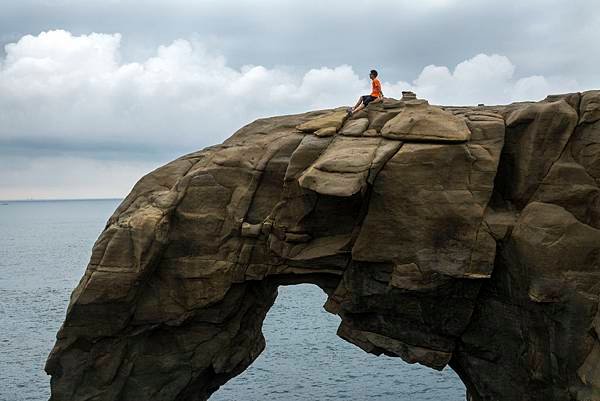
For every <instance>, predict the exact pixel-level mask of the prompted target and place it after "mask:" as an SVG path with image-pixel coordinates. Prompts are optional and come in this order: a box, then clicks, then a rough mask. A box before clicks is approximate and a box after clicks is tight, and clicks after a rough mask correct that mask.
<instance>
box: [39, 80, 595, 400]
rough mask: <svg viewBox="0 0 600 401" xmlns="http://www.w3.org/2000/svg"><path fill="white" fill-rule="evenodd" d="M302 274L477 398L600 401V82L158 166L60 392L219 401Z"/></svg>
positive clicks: (110, 239)
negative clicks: (597, 87) (279, 299)
mask: <svg viewBox="0 0 600 401" xmlns="http://www.w3.org/2000/svg"><path fill="white" fill-rule="evenodd" d="M293 283H315V284H317V285H319V286H320V287H321V288H322V289H323V290H324V291H325V292H326V293H327V294H328V300H327V303H326V305H325V308H326V309H327V310H328V311H329V312H331V313H334V314H338V315H339V316H340V317H341V318H342V323H341V325H340V327H339V330H338V335H339V336H340V337H342V338H344V339H346V340H347V341H350V342H352V343H354V344H356V345H357V346H359V347H361V348H362V349H364V350H365V351H367V352H371V353H374V354H381V353H384V354H386V355H391V356H398V357H401V358H402V359H404V360H406V361H408V362H411V363H413V362H418V363H421V364H424V365H426V366H430V367H432V368H434V369H442V368H444V367H445V366H446V365H450V366H451V367H452V368H453V369H454V370H456V372H458V374H459V375H460V377H461V378H462V380H463V381H464V383H465V385H466V387H467V392H468V394H467V397H468V399H469V400H474V401H483V400H486V401H487V400H501V401H538V400H539V401H563V400H564V401H569V400H579V401H583V400H600V341H599V337H600V310H599V308H598V304H599V295H600V92H598V91H592V92H586V93H581V94H579V93H576V94H568V95H558V96H551V97H549V98H548V99H546V100H545V101H542V102H539V103H519V104H512V105H509V106H496V107H471V108H468V107H434V106H430V105H429V104H427V102H425V101H423V100H418V99H407V100H394V99H386V100H385V101H384V102H383V103H379V104H373V103H371V104H370V105H369V106H368V107H367V108H366V109H365V110H364V111H362V112H361V113H359V114H357V115H355V116H354V117H353V118H352V119H351V120H348V119H347V117H346V114H345V112H344V110H343V109H335V110H321V111H314V112H308V113H304V114H299V115H292V116H282V117H274V118H266V119H260V120H257V121H255V122H253V123H251V124H249V125H247V126H245V127H243V128H242V129H240V130H239V131H237V132H236V133H235V134H234V135H233V136H232V137H231V138H230V139H228V140H227V141H226V142H225V143H223V144H222V145H218V146H213V147H210V148H207V149H204V150H202V151H199V152H196V153H192V154H189V155H186V156H183V157H181V158H179V159H177V160H175V161H173V162H171V163H169V164H167V165H166V166H164V167H161V168H159V169H157V170H155V171H153V172H151V173H150V174H148V175H146V176H145V177H143V178H142V179H141V180H140V181H139V182H138V183H137V184H136V186H135V187H134V189H133V190H132V192H131V194H129V196H128V197H127V198H126V199H125V200H124V201H123V202H122V204H121V205H120V206H119V207H118V209H117V210H116V211H115V213H114V214H113V216H112V217H111V218H110V220H109V221H108V223H107V225H106V229H105V230H104V232H103V233H102V234H101V236H100V238H98V240H97V242H96V244H95V245H94V248H93V252H92V257H91V260H90V263H89V266H88V268H87V270H86V272H85V275H84V277H83V278H82V279H81V282H80V283H79V285H78V287H77V288H76V289H75V291H74V292H73V295H72V297H71V302H70V305H69V308H68V312H67V317H66V320H65V322H64V324H63V326H62V328H61V330H60V332H59V333H58V341H57V343H56V346H55V347H54V349H53V351H52V353H51V355H50V356H49V358H48V362H47V365H46V370H47V372H48V373H49V374H51V375H52V400H53V401H84V400H85V401H93V400H95V401H100V400H102V401H113V400H114V401H117V400H119V401H141V400H156V401H159V400H160V401H171V400H178V401H192V400H195V401H196V400H206V399H207V398H208V397H209V396H210V394H211V393H212V392H214V391H215V390H217V389H218V387H219V386H220V385H221V384H223V383H225V382H226V381H227V380H228V379H230V378H231V377H233V376H235V375H237V374H239V373H240V372H242V371H243V370H244V369H246V368H247V367H248V366H249V365H250V364H251V363H252V361H253V360H254V359H255V358H256V357H257V356H258V355H259V354H260V352H261V351H262V350H263V348H264V346H265V340H264V338H263V336H262V333H261V326H262V322H263V319H264V317H265V314H266V313H267V311H268V309H269V308H270V307H271V305H272V304H273V302H274V300H275V297H276V295H277V287H278V286H279V285H282V284H293ZM323 374H327V372H323ZM274 380H276V378H274Z"/></svg>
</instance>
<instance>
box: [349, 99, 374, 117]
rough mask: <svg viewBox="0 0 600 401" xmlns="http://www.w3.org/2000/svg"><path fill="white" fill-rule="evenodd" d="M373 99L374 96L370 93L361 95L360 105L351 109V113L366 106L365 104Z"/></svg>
mask: <svg viewBox="0 0 600 401" xmlns="http://www.w3.org/2000/svg"><path fill="white" fill-rule="evenodd" d="M373 99H374V97H373V96H371V95H365V96H361V98H360V100H361V101H362V103H361V105H360V106H358V107H357V108H355V109H354V110H353V111H352V114H354V113H357V112H359V111H361V110H362V109H364V108H365V107H367V105H368V104H369V103H370V102H372V101H373Z"/></svg>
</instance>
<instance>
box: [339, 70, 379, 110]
mask: <svg viewBox="0 0 600 401" xmlns="http://www.w3.org/2000/svg"><path fill="white" fill-rule="evenodd" d="M377 75H378V74H377V71H376V70H371V73H370V74H369V78H371V81H372V83H371V86H372V89H371V94H370V95H364V96H361V97H359V98H358V102H357V103H356V105H355V106H354V107H352V108H349V109H348V115H352V114H354V113H356V112H358V111H361V110H362V109H364V108H365V107H367V105H368V104H369V103H371V102H373V103H377V102H380V101H382V100H383V92H382V91H381V82H379V80H378V79H377Z"/></svg>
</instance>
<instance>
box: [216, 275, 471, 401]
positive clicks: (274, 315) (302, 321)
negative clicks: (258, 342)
mask: <svg viewBox="0 0 600 401" xmlns="http://www.w3.org/2000/svg"><path fill="white" fill-rule="evenodd" d="M279 281H280V284H279V286H278V295H277V298H276V300H275V303H274V305H273V306H272V307H271V309H270V310H269V311H268V312H267V315H266V318H265V320H264V322H263V327H262V333H263V335H264V337H265V338H266V348H265V350H264V351H263V352H262V354H261V355H260V356H258V358H257V359H256V360H255V361H254V362H253V363H252V365H250V366H249V367H248V368H247V369H246V370H245V371H243V372H242V373H241V374H239V375H238V376H236V377H234V378H232V379H230V380H229V381H228V382H227V383H225V384H224V385H222V386H221V387H220V388H219V389H218V390H217V391H216V392H215V393H213V394H212V396H211V397H210V400H211V401H231V400H239V399H244V400H248V401H252V400H256V401H258V400H264V399H269V400H273V401H279V400H280V401H283V400H289V399H294V400H328V399H340V400H343V399H348V400H353V399H374V400H381V401H392V400H398V399H411V400H414V401H425V400H434V399H435V400H437V399H445V400H448V401H453V400H456V401H459V400H464V399H465V386H464V384H463V383H462V382H461V380H460V378H459V377H458V375H457V374H456V373H455V372H454V371H453V370H452V369H451V368H450V367H449V366H447V367H446V368H445V369H443V370H442V371H437V370H434V369H430V368H428V367H425V366H422V365H419V364H408V363H406V362H404V361H403V360H402V359H400V358H392V357H389V356H385V355H383V354H382V355H380V356H375V355H372V354H369V353H366V352H364V351H363V350H361V349H360V348H358V347H356V346H355V345H354V344H351V343H349V342H346V341H342V339H341V338H340V337H338V336H337V335H336V330H337V328H338V326H339V324H340V322H341V319H340V318H339V316H336V315H333V314H331V313H328V312H327V311H325V310H324V309H323V307H322V306H323V304H324V303H325V301H326V300H327V294H326V293H325V292H324V290H323V289H321V288H319V284H317V283H316V282H312V283H306V280H303V281H302V282H297V283H296V282H293V281H295V280H292V279H285V280H279ZM310 281H315V280H310ZM320 284H321V285H322V284H323V282H321V283H320Z"/></svg>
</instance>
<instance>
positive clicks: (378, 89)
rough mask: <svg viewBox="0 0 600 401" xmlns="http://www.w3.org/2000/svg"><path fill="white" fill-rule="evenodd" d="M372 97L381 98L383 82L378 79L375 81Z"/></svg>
mask: <svg viewBox="0 0 600 401" xmlns="http://www.w3.org/2000/svg"><path fill="white" fill-rule="evenodd" d="M371 96H374V97H379V96H381V82H379V80H378V79H377V78H375V79H374V80H373V89H372V90H371Z"/></svg>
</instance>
